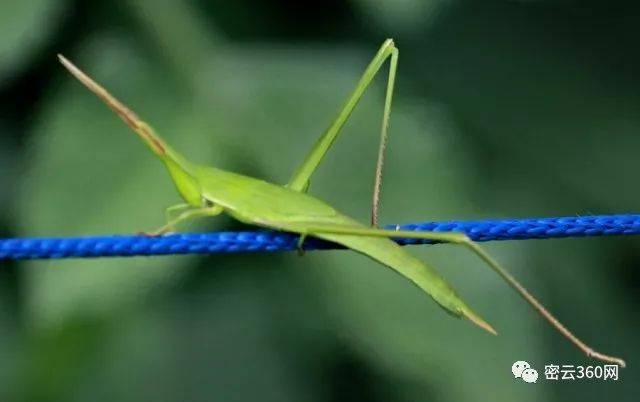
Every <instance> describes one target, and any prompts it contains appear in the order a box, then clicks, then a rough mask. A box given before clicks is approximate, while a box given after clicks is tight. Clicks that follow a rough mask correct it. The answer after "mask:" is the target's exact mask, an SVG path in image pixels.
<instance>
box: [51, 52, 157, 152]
mask: <svg viewBox="0 0 640 402" xmlns="http://www.w3.org/2000/svg"><path fill="white" fill-rule="evenodd" d="M58 59H59V60H60V63H62V65H63V66H65V68H66V69H67V70H69V72H70V73H71V74H72V75H73V76H74V77H76V78H77V79H78V81H80V82H81V83H82V84H83V85H84V86H86V87H87V88H88V89H89V90H90V91H91V92H93V93H94V94H96V95H97V96H98V97H99V98H100V99H102V100H103V101H104V103H106V104H107V106H109V107H110V108H111V109H112V110H113V111H114V112H116V113H117V114H118V116H120V118H121V119H122V120H124V122H125V123H127V125H128V126H129V127H131V129H132V130H133V131H135V132H136V133H137V134H138V135H139V136H140V138H142V140H143V141H144V142H145V143H146V144H147V145H148V146H149V148H150V149H151V150H152V151H153V153H155V154H156V155H158V156H165V155H166V153H167V151H166V144H164V142H163V141H162V140H161V139H160V138H159V137H158V136H157V135H155V134H154V132H153V130H152V129H151V127H149V125H148V124H146V123H145V122H144V121H142V120H140V118H139V117H138V116H137V115H136V114H135V113H134V112H133V111H131V110H130V109H129V108H128V107H126V106H125V105H124V104H123V103H122V102H120V101H119V100H118V99H116V98H115V97H114V96H113V95H111V94H110V93H109V91H107V90H106V89H104V88H103V87H102V86H101V85H100V84H98V83H97V82H95V81H94V80H93V79H92V78H91V77H89V76H88V75H87V74H85V73H84V72H83V71H82V70H80V69H79V68H78V67H77V66H76V65H75V64H73V63H72V62H70V61H69V60H68V59H67V58H65V57H64V56H63V55H61V54H59V55H58Z"/></svg>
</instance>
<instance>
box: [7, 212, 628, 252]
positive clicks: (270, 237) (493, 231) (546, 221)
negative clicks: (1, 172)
mask: <svg viewBox="0 0 640 402" xmlns="http://www.w3.org/2000/svg"><path fill="white" fill-rule="evenodd" d="M384 228H385V229H395V228H396V225H387V226H385V227H384ZM399 229H400V230H413V231H435V232H463V233H466V234H467V235H468V236H469V237H470V238H471V239H472V240H474V241H477V242H485V241H491V240H526V239H553V238H563V237H586V236H613V235H637V234H640V214H627V215H599V216H584V217H557V218H528V219H497V220H479V221H443V222H423V223H409V224H405V225H399ZM395 240H396V241H397V242H398V243H399V244H401V245H408V244H429V243H434V242H432V241H428V240H416V239H395ZM297 243H298V235H296V234H291V233H284V232H275V231H267V230H262V231H247V232H215V233H183V234H168V235H164V236H159V237H149V236H144V235H131V236H126V235H109V236H91V237H59V238H14V239H0V259H5V260H6V259H11V260H25V259H59V258H97V257H133V256H152V255H170V254H213V253H243V252H264V251H288V250H296V249H297ZM332 248H341V247H340V246H338V245H335V244H333V243H328V242H324V241H321V240H318V239H314V238H310V237H308V238H307V239H306V240H305V242H304V249H305V250H319V249H332Z"/></svg>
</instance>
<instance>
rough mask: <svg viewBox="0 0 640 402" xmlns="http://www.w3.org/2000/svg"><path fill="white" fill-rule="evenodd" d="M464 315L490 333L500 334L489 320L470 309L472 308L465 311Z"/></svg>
mask: <svg viewBox="0 0 640 402" xmlns="http://www.w3.org/2000/svg"><path fill="white" fill-rule="evenodd" d="M462 315H463V316H464V318H466V319H467V320H469V321H471V322H472V323H474V324H476V325H477V326H479V327H480V328H482V329H484V330H485V331H487V332H488V333H490V334H492V335H498V332H497V331H496V330H495V329H494V328H493V327H492V326H491V325H490V324H489V323H488V322H486V321H485V320H483V319H482V318H481V317H480V316H479V315H477V314H476V313H474V312H473V311H470V310H466V311H463V312H462Z"/></svg>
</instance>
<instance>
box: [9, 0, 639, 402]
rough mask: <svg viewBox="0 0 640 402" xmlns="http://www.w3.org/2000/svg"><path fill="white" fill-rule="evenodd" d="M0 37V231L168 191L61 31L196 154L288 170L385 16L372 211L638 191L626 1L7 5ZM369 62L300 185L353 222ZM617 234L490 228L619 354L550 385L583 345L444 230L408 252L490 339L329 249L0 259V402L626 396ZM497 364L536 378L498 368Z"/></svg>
mask: <svg viewBox="0 0 640 402" xmlns="http://www.w3.org/2000/svg"><path fill="white" fill-rule="evenodd" d="M0 32H1V33H2V34H1V35H0V102H1V105H0V169H2V175H0V184H1V185H2V191H0V206H1V207H2V208H0V211H1V212H0V228H1V229H2V234H3V236H58V235H70V236H71V235H90V234H103V233H132V232H136V231H139V230H148V229H151V228H154V227H157V226H159V225H160V224H162V222H163V212H162V211H163V208H164V207H166V206H168V205H172V204H174V203H176V201H178V197H177V195H176V194H175V191H174V189H173V187H172V185H171V183H170V181H169V178H168V175H167V174H166V172H165V171H164V169H163V168H162V167H161V165H160V164H159V163H158V162H157V161H156V160H155V159H154V158H153V157H152V156H151V154H150V153H149V152H148V151H147V150H146V149H145V148H144V147H143V146H142V144H141V143H140V141H139V140H138V139H136V138H134V136H132V135H131V134H130V133H129V131H128V129H127V128H126V127H125V126H124V125H123V124H122V122H121V121H119V120H118V119H117V118H116V117H115V116H114V115H113V114H112V113H111V111H109V110H108V109H107V108H105V107H104V106H103V105H102V104H100V103H99V101H98V100H97V99H95V98H94V97H93V95H90V94H89V93H88V92H87V91H86V90H85V89H84V88H82V87H81V86H80V85H79V84H78V83H77V82H76V81H75V80H74V79H73V78H72V77H71V76H70V75H69V74H68V73H67V72H66V71H65V70H64V69H63V68H61V66H60V65H59V64H58V63H57V60H56V57H55V55H56V53H58V52H60V53H63V54H65V55H66V56H67V57H69V58H70V59H72V60H74V61H75V62H76V63H78V64H79V65H80V66H81V67H83V68H84V69H85V70H86V71H88V72H90V73H91V74H92V75H93V76H94V77H96V78H97V79H98V80H99V81H100V82H102V83H103V84H104V85H105V86H106V87H107V88H109V89H111V90H112V91H113V92H114V93H115V94H116V95H117V96H119V97H120V98H122V99H123V100H125V102H126V103H128V104H129V105H131V106H132V107H133V108H134V109H135V110H136V111H138V112H139V113H140V114H141V115H142V116H144V117H145V119H146V120H148V121H150V122H151V123H152V124H153V125H154V126H155V127H156V128H158V130H159V131H160V133H161V134H162V135H163V136H164V137H165V138H166V139H167V140H168V141H169V142H170V143H172V144H174V145H175V147H176V148H178V149H180V150H181V151H183V153H184V154H186V155H188V156H189V157H191V158H193V159H194V160H197V161H201V162H205V163H211V164H215V165H216V166H220V167H223V168H227V169H231V170H236V171H239V172H242V173H246V174H251V175H253V176H258V177H262V178H267V179H269V180H272V181H275V182H279V183H284V182H286V180H287V178H288V176H289V174H290V173H291V172H292V170H293V169H294V168H295V167H296V165H297V164H298V163H299V162H300V161H301V159H302V158H303V156H304V153H305V152H306V151H307V150H308V149H309V148H310V147H311V145H312V144H313V143H314V140H315V138H316V137H317V136H318V135H319V134H320V133H321V132H322V130H323V129H324V128H325V127H326V126H327V124H328V123H329V121H330V120H331V119H332V118H333V116H334V114H335V113H336V112H337V111H338V109H339V106H340V105H341V103H342V102H343V100H344V98H345V96H346V94H347V93H348V92H349V91H350V90H351V88H352V87H353V86H354V84H355V82H356V80H357V78H358V77H359V75H360V73H361V72H362V70H363V69H364V67H365V65H366V64H367V63H368V61H369V60H370V58H371V57H372V56H373V54H374V52H375V51H376V50H377V48H378V46H379V45H380V44H381V43H382V41H383V40H384V39H385V38H387V37H393V38H394V39H395V40H396V42H397V44H398V47H399V48H400V64H399V75H398V79H397V87H396V88H397V90H396V97H395V99H394V101H395V105H394V110H393V114H392V120H391V138H390V144H389V154H388V162H387V170H386V182H385V186H384V191H383V204H382V220H383V222H385V223H395V222H411V221H420V220H439V219H474V218H500V217H529V216H554V215H589V214H600V213H623V212H634V211H635V212H638V211H639V210H640V209H639V207H638V205H639V200H640V189H639V187H638V186H637V173H636V172H637V169H638V167H639V165H640V161H638V158H637V155H638V153H637V152H638V150H639V149H640V113H639V112H638V111H639V110H640V96H639V95H638V94H639V93H640V91H639V90H638V89H639V88H640V74H638V71H639V69H640V57H639V56H638V46H637V38H638V37H639V35H640V6H638V5H635V4H633V3H631V2H623V1H609V2H601V1H524V0H523V1H482V2H477V1H468V2H464V1H448V0H429V1H427V0H402V1H389V2H381V1H377V0H352V1H337V0H332V1H320V0H316V1H308V2H293V1H291V2H290V1H284V0H280V1H248V0H245V1H235V2H230V1H221V0H219V1H205V0H200V1H196V0H192V1H177V0H175V1H171V0H161V1H151V0H148V1H143V0H120V1H101V2H84V1H72V0H64V1H63V0H22V1H20V2H12V1H8V0H5V1H2V2H0ZM385 74H386V72H385ZM384 85H385V80H384V79H383V78H378V80H377V82H376V84H375V85H374V86H373V87H372V89H371V90H370V91H369V92H368V93H367V94H366V96H365V99H364V100H363V102H362V103H361V105H360V107H359V108H358V109H357V110H356V112H355V113H354V114H353V116H352V119H351V121H350V122H349V124H348V125H347V127H346V129H345V130H344V135H343V136H342V137H341V138H340V139H339V140H338V142H337V143H336V147H335V148H334V149H333V150H332V151H331V153H330V154H329V155H328V157H327V159H326V162H325V163H324V164H323V165H322V166H321V168H320V170H319V171H318V173H317V174H316V175H315V176H314V177H315V180H314V182H313V186H312V189H311V192H312V193H313V194H315V195H317V196H319V197H321V198H323V199H326V200H327V201H329V202H331V203H332V204H334V205H335V206H337V207H338V208H339V209H341V210H342V211H344V212H346V213H349V214H352V215H354V216H356V217H357V218H359V219H362V220H364V221H366V220H367V219H368V211H369V197H370V191H371V187H372V183H373V169H374V164H375V152H376V147H377V144H376V141H377V138H378V127H379V122H380V118H381V111H382V102H383V89H384ZM240 228H242V227H241V226H239V225H238V224H237V223H235V222H233V221H231V220H229V219H226V218H221V219H212V220H210V221H207V222H203V223H201V224H200V225H199V226H197V225H196V226H187V227H185V228H184V229H185V230H237V229H240ZM638 246H639V244H638V240H637V239H635V238H620V237H619V238H607V239H602V238H594V239H577V240H549V241H528V242H517V243H516V242H503V243H500V244H495V243H494V244H488V245H487V247H488V249H489V250H490V251H491V252H492V253H493V254H494V255H495V256H496V257H497V258H498V259H499V260H501V261H502V262H503V263H504V264H505V265H506V266H508V267H509V268H510V269H511V270H512V271H513V272H514V273H515V275H516V276H517V277H519V278H520V279H521V280H522V281H523V282H524V283H525V284H526V285H528V286H529V287H530V289H531V290H532V291H533V292H534V293H535V294H537V295H538V296H539V297H540V298H541V299H542V300H543V301H544V302H545V303H546V304H547V305H548V307H550V309H551V310H552V311H554V312H555V313H557V315H558V316H559V317H560V318H561V319H562V320H564V321H565V323H566V324H567V325H568V326H569V327H570V328H572V329H574V330H575V332H576V333H577V334H578V335H580V336H582V337H583V338H584V339H585V340H586V341H587V342H589V343H591V344H593V345H594V346H596V347H598V348H601V349H602V350H603V351H605V352H610V353H614V354H620V355H622V356H623V357H625V358H626V359H627V362H628V364H629V366H630V367H629V368H628V369H625V370H623V371H622V372H621V374H620V376H621V379H620V380H619V381H617V382H613V381H608V382H603V381H585V380H582V381H576V382H573V383H572V382H570V381H564V382H557V383H553V382H550V381H545V380H544V379H543V378H542V370H543V366H544V364H548V363H556V364H574V365H579V364H594V362H592V361H589V360H587V359H586V358H585V357H584V356H583V355H581V354H580V353H579V352H578V351H577V350H576V349H574V348H573V347H572V346H571V345H570V344H569V343H568V342H567V341H566V340H564V339H563V338H561V337H560V335H558V334H557V333H556V332H555V331H553V330H552V329H551V328H550V327H549V326H548V325H547V324H546V323H545V322H543V320H542V319H541V318H540V317H538V316H537V315H536V314H535V313H534V312H533V311H532V310H531V309H530V308H529V307H528V306H527V305H526V304H525V303H524V302H523V301H521V300H520V299H519V297H518V296H517V295H516V294H515V293H514V292H513V291H512V290H511V289H509V288H508V287H507V286H506V285H505V284H504V283H502V282H501V281H500V280H499V279H498V278H497V277H496V276H495V275H494V274H492V273H491V272H490V271H489V270H488V269H486V268H485V267H484V266H482V265H481V264H480V263H479V262H478V261H477V260H476V259H474V258H473V257H471V256H469V255H468V254H467V253H466V252H465V251H463V250H460V249H458V248H455V247H450V246H440V247H413V248H412V249H411V252H412V253H415V254H416V255H418V256H419V257H420V258H423V259H425V260H429V261H431V262H432V263H433V264H435V265H436V266H437V267H438V268H439V269H440V271H441V272H442V273H443V274H445V276H446V277H447V278H449V279H450V280H451V281H452V282H453V283H454V284H455V285H456V286H457V288H458V289H459V291H460V293H461V294H462V295H463V296H464V297H465V298H466V299H468V300H469V301H470V303H471V304H472V305H473V306H475V307H476V309H477V310H478V311H480V312H481V313H482V314H483V315H484V316H485V317H486V318H487V319H488V320H489V321H490V322H491V323H492V324H494V326H495V327H496V328H497V329H498V331H499V332H500V336H498V337H492V336H488V335H486V334H484V333H482V332H481V331H479V330H477V329H476V328H473V327H472V326H471V325H469V324H468V323H466V322H463V321H460V320H455V319H452V318H450V317H449V316H447V315H446V314H443V312H442V310H441V309H439V308H438V307H437V306H436V305H435V303H433V302H432V301H431V300H430V299H429V298H428V297H425V296H424V295H423V294H422V293H421V292H420V291H419V290H417V288H415V287H414V286H411V285H410V284H409V283H407V282H406V281H405V280H403V279H402V278H400V277H399V276H397V275H395V274H393V273H392V272H391V271H390V270H387V269H385V268H383V267H382V266H380V265H378V264H376V263H374V262H372V261H370V260H368V259H366V258H364V257H361V256H359V255H356V254H355V253H350V252H345V251H327V252H314V253H307V255H305V256H304V257H303V258H299V257H298V256H297V255H296V254H295V253H277V254H245V255H229V256H225V255H212V256H206V257H205V256H198V257H185V256H182V257H162V258H132V259H103V260H75V261H35V262H24V263H11V262H2V266H1V268H0V400H2V401H45V400H46V401H80V400H93V401H111V400H118V401H138V400H153V401H177V400H181V401H210V400H221V401H251V400H261V401H302V400H304V401H383V400H384V401H388V400H394V401H418V400H425V401H426V400H428V401H474V400H496V401H512V400H519V401H534V400H536V401H540V400H545V401H565V400H569V399H571V400H585V401H587V400H594V401H595V400H603V399H605V398H607V399H610V400H629V401H631V400H637V394H638V386H639V385H640V377H639V376H638V371H637V367H638V364H640V363H639V358H640V346H638V344H637V342H636V336H637V333H638V330H639V329H640V320H638V318H637V315H636V310H637V308H638V306H639V303H640V299H639V298H638V296H639V295H640V293H639V292H638V290H640V289H639V284H640V275H639V274H638V273H639V272H640V271H639V270H638V268H639V267H638V265H639V264H640V251H639V250H640V248H639V247H638ZM515 360H527V361H529V362H530V363H531V364H532V365H533V366H534V367H535V368H537V369H538V370H539V371H540V373H541V379H540V380H539V381H538V384H535V385H534V384H525V383H523V382H521V381H516V380H514V378H513V377H512V375H511V364H512V363H513V362H514V361H515ZM634 397H635V398H634Z"/></svg>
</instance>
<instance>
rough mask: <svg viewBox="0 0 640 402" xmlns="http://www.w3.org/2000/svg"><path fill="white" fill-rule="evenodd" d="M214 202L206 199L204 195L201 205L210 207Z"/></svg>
mask: <svg viewBox="0 0 640 402" xmlns="http://www.w3.org/2000/svg"><path fill="white" fill-rule="evenodd" d="M214 205H215V204H214V203H213V201H211V200H208V199H206V198H204V197H202V206H204V207H206V208H211V207H212V206H214Z"/></svg>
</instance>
